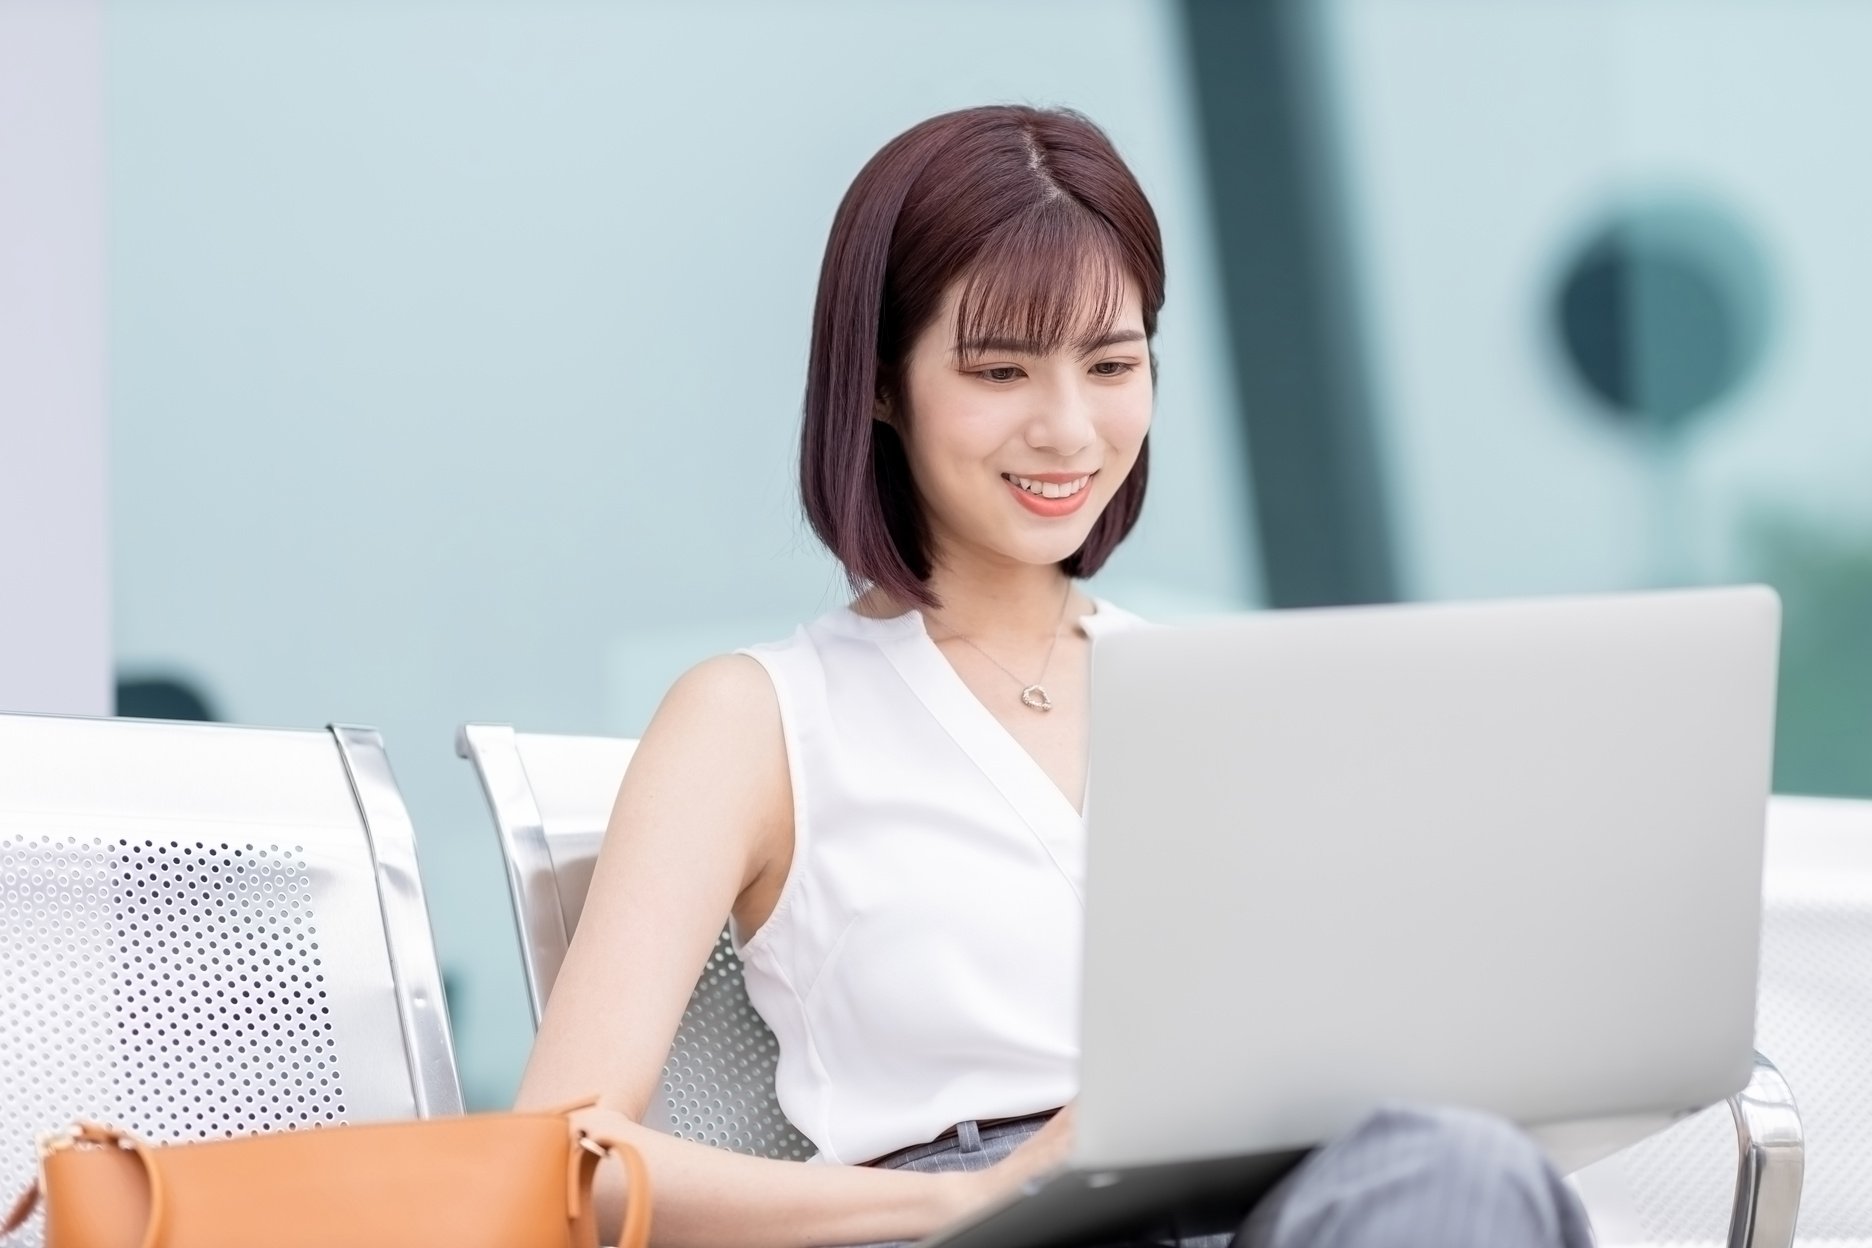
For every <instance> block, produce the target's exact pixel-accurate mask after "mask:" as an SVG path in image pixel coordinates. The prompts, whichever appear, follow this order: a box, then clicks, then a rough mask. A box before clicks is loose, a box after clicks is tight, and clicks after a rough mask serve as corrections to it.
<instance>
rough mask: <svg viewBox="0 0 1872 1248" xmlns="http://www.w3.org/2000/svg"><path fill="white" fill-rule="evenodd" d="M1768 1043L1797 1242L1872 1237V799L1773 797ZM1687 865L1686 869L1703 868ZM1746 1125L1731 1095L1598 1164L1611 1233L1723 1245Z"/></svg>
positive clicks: (1764, 1003)
mask: <svg viewBox="0 0 1872 1248" xmlns="http://www.w3.org/2000/svg"><path fill="white" fill-rule="evenodd" d="M1765 867H1766V871H1765V877H1764V886H1763V902H1764V907H1763V915H1762V955H1761V956H1762V960H1761V991H1760V997H1759V1000H1758V1004H1757V1010H1756V1045H1757V1047H1758V1048H1759V1049H1760V1050H1761V1051H1762V1052H1763V1053H1765V1054H1767V1055H1768V1056H1770V1057H1771V1058H1773V1059H1774V1063H1775V1065H1776V1066H1778V1067H1779V1068H1780V1070H1781V1073H1782V1074H1783V1075H1784V1076H1785V1077H1786V1080H1787V1083H1788V1086H1789V1087H1790V1088H1791V1089H1792V1092H1793V1096H1794V1100H1795V1101H1796V1102H1798V1104H1799V1112H1800V1125H1801V1130H1802V1134H1803V1135H1804V1137H1805V1143H1804V1149H1805V1158H1806V1159H1805V1176H1804V1179H1803V1181H1802V1193H1801V1197H1800V1213H1799V1223H1798V1227H1797V1229H1796V1242H1798V1243H1803V1244H1830V1245H1836V1246H1840V1248H1846V1246H1850V1245H1862V1246H1872V802H1865V801H1845V800H1839V799H1826V798H1803V797H1776V798H1774V799H1772V800H1771V801H1770V802H1769V806H1768V839H1767V854H1766V863H1765ZM1694 869H1695V865H1694V864H1686V870H1694ZM1734 1159H1735V1131H1734V1129H1733V1128H1732V1126H1731V1123H1730V1117H1729V1114H1728V1113H1727V1112H1725V1111H1724V1110H1722V1109H1721V1108H1720V1107H1719V1108H1716V1109H1712V1110H1708V1111H1705V1112H1704V1113H1702V1114H1698V1115H1696V1116H1695V1117H1692V1118H1689V1119H1686V1120H1685V1121H1683V1122H1681V1123H1679V1124H1677V1125H1676V1126H1674V1127H1672V1128H1671V1129H1670V1130H1669V1131H1667V1132H1665V1133H1663V1134H1661V1135H1658V1136H1655V1137H1653V1138H1651V1139H1649V1140H1646V1141H1645V1142H1643V1143H1641V1144H1639V1145H1637V1146H1635V1147H1633V1148H1631V1149H1629V1150H1627V1151H1626V1152H1624V1153H1621V1154H1619V1155H1618V1156H1616V1157H1613V1158H1611V1159H1610V1160H1608V1161H1606V1162H1602V1163H1600V1165H1599V1166H1598V1167H1595V1168H1594V1171H1595V1172H1594V1173H1593V1174H1592V1175H1589V1176H1587V1177H1588V1178H1589V1180H1590V1181H1591V1182H1592V1183H1593V1184H1594V1185H1595V1186H1596V1187H1597V1188H1598V1189H1599V1190H1600V1191H1601V1192H1605V1193H1607V1194H1608V1196H1615V1195H1622V1197H1623V1199H1622V1201H1621V1202H1620V1203H1621V1204H1622V1206H1623V1207H1622V1209H1620V1210H1619V1211H1618V1212H1619V1213H1620V1214H1621V1215H1622V1216H1619V1217H1616V1218H1607V1219H1605V1222H1604V1224H1602V1225H1601V1227H1600V1232H1601V1242H1602V1243H1604V1244H1606V1245H1616V1244H1666V1243H1669V1244H1723V1243H1726V1242H1732V1241H1730V1240H1729V1239H1728V1238H1727V1236H1728V1233H1729V1231H1728V1205H1727V1195H1726V1189H1727V1182H1728V1180H1727V1177H1726V1171H1728V1170H1729V1169H1730V1168H1731V1167H1733V1164H1734Z"/></svg>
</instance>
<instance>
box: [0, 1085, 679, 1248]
mask: <svg viewBox="0 0 1872 1248" xmlns="http://www.w3.org/2000/svg"><path fill="white" fill-rule="evenodd" d="M607 1157H611V1158H616V1159H617V1160H618V1161H619V1162H620V1163H622V1165H623V1166H624V1170H625V1173H626V1176H627V1180H628V1185H627V1187H626V1197H627V1202H628V1203H627V1205H626V1209H625V1215H624V1229H623V1232H622V1234H621V1235H620V1236H619V1239H618V1244H619V1248H644V1246H645V1244H647V1242H648V1241H649V1238H650V1182H649V1178H648V1176H647V1175H646V1174H645V1171H644V1164H643V1160H642V1158H640V1157H639V1156H638V1155H637V1152H636V1150H635V1149H633V1148H631V1147H630V1145H628V1144H625V1143H623V1142H622V1141H619V1140H614V1139H608V1138H599V1137H598V1136H597V1135H594V1134H593V1133H592V1132H590V1131H587V1130H585V1129H583V1128H581V1127H578V1126H576V1125H574V1124H573V1123H572V1122H571V1120H570V1119H569V1118H568V1117H567V1116H566V1114H565V1113H563V1112H560V1113H529V1114H471V1115H468V1116H467V1117H462V1118H432V1119H427V1120H424V1121H421V1122H391V1123H362V1124H354V1125H348V1126H332V1127H318V1128H312V1129H307V1130H301V1131H283V1132H277V1133H273V1134H266V1135H250V1136H242V1137H240V1138H237V1139H231V1140H209V1141H203V1142H201V1143H186V1144H164V1145H153V1144H148V1143H145V1142H144V1141H142V1140H140V1139H138V1138H136V1137H135V1136H133V1135H131V1134H129V1133H128V1132H124V1131H118V1130H115V1129H113V1128H111V1127H101V1126H97V1125H95V1124H93V1123H82V1124H80V1125H79V1126H77V1127H76V1128H74V1129H73V1130H72V1131H69V1132H65V1133H62V1134H61V1135H58V1136H55V1137H52V1138H50V1139H49V1140H48V1141H47V1142H45V1143H44V1144H42V1145H41V1164H40V1172H39V1173H40V1178H39V1181H38V1183H36V1184H34V1185H33V1186H32V1187H30V1188H28V1189H27V1191H26V1193H25V1194H24V1195H23V1196H21V1197H20V1199H19V1202H18V1203H17V1204H16V1205H14V1207H13V1210H12V1212H11V1213H10V1214H9V1215H8V1217H7V1219H6V1221H5V1223H4V1224H0V1233H4V1232H6V1231H11V1230H13V1229H15V1228H16V1227H18V1226H19V1225H20V1223H22V1222H24V1221H25V1220H26V1218H27V1217H28V1216H29V1215H30V1214H31V1213H32V1210H33V1207H34V1206H35V1205H36V1204H37V1203H38V1202H39V1201H40V1200H41V1199H43V1200H44V1202H45V1207H46V1224H45V1243H46V1248H259V1246H260V1245H279V1246H280V1248H314V1245H316V1246H317V1248H331V1246H332V1245H340V1244H341V1245H353V1246H355V1248H392V1246H394V1248H410V1246H411V1245H416V1244H447V1245H449V1248H483V1246H485V1248H596V1246H597V1243H598V1226H597V1219H596V1218H595V1217H594V1215H593V1213H592V1204H591V1189H592V1178H593V1176H594V1174H595V1173H596V1172H597V1169H598V1166H599V1163H601V1162H602V1161H603V1160H604V1159H605V1158H607Z"/></svg>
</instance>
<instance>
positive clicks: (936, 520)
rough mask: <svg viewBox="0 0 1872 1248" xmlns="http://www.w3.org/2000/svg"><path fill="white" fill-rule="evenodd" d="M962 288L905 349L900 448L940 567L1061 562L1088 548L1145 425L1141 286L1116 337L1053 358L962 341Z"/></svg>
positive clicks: (1132, 289)
mask: <svg viewBox="0 0 1872 1248" xmlns="http://www.w3.org/2000/svg"><path fill="white" fill-rule="evenodd" d="M959 293H960V291H959V286H954V287H951V288H950V290H949V292H948V294H947V295H946V296H945V298H944V299H943V305H942V308H941V309H940V310H939V311H938V313H937V315H936V316H935V317H934V318H933V319H932V321H931V322H930V324H929V326H928V328H926V329H925V330H924V331H923V332H922V334H920V335H919V336H918V337H917V339H916V341H915V342H914V343H913V344H912V345H911V349H910V356H909V359H908V360H907V361H906V362H905V365H904V370H903V378H904V394H905V396H906V399H907V402H908V405H909V409H910V410H909V413H908V416H909V419H908V420H907V421H905V420H901V419H897V418H896V417H895V416H893V417H892V423H893V424H895V425H896V426H897V429H898V433H899V435H900V436H901V437H902V439H903V442H904V449H905V452H906V454H907V456H908V458H909V461H910V471H911V475H912V476H913V477H914V479H915V481H916V486H917V492H918V494H919V496H920V499H921V502H922V506H923V514H924V516H925V517H926V519H927V521H928V524H929V530H930V537H931V539H932V543H933V550H932V553H933V554H935V556H936V557H937V559H938V560H941V561H947V562H953V561H954V560H955V559H956V558H957V557H958V556H962V557H970V556H973V557H986V558H988V559H990V560H993V561H999V562H1010V561H1011V562H1020V563H1028V564H1055V563H1058V562H1060V561H1061V560H1062V559H1065V558H1067V557H1069V556H1070V555H1071V554H1072V553H1073V552H1074V551H1075V550H1078V549H1079V547H1080V546H1081V545H1083V544H1084V542H1085V539H1086V534H1087V533H1089V532H1090V531H1091V529H1092V524H1093V522H1094V521H1095V520H1097V519H1098V517H1099V514H1100V513H1101V512H1103V511H1104V510H1105V507H1106V505H1107V504H1109V503H1110V502H1111V500H1112V496H1113V495H1114V494H1116V493H1117V492H1118V487H1119V486H1120V485H1121V484H1123V482H1124V479H1125V476H1126V474H1127V473H1129V472H1130V471H1131V466H1132V465H1133V464H1134V463H1136V462H1137V457H1138V450H1139V448H1140V447H1142V446H1143V444H1144V435H1145V434H1146V433H1147V432H1149V430H1150V422H1151V398H1152V394H1151V372H1150V344H1149V343H1148V342H1147V341H1146V340H1145V337H1144V318H1143V314H1142V312H1141V311H1140V309H1139V298H1138V292H1137V286H1136V283H1134V282H1129V281H1127V282H1126V283H1125V294H1124V301H1123V303H1122V304H1121V305H1120V307H1119V310H1118V315H1117V317H1116V318H1115V319H1114V320H1113V322H1112V325H1111V328H1110V330H1109V331H1107V332H1106V333H1105V334H1103V335H1102V336H1101V337H1099V338H1098V339H1097V340H1096V341H1093V342H1078V343H1072V342H1069V343H1067V344H1066V345H1065V346H1062V347H1060V348H1059V349H1057V350H1055V351H1052V352H1050V353H1046V354H1040V353H1037V352H1036V351H1035V350H1034V348H1033V344H1030V343H1022V342H1014V341H1007V340H1002V339H993V340H989V341H985V342H975V343H958V342H957V341H956V334H955V321H956V303H957V300H958V298H959Z"/></svg>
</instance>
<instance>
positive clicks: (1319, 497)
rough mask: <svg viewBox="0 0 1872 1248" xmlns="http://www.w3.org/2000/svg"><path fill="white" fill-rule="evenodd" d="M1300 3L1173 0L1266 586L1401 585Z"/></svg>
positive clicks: (1288, 598)
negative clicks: (1181, 31) (1188, 75)
mask: <svg viewBox="0 0 1872 1248" xmlns="http://www.w3.org/2000/svg"><path fill="white" fill-rule="evenodd" d="M1303 7H1304V6H1303V5H1302V4H1297V3H1296V4H1290V3H1282V2H1281V0H1182V11H1183V15H1184V20H1185V23H1186V29H1187V46H1188V55H1189V61H1190V68H1191V70H1192V77H1193V82H1194V95H1195V101H1196V105H1197V112H1198V115H1199V119H1200V127H1201V139H1202V150H1203V153H1204V157H1205V164H1206V168H1207V176H1208V180H1209V196H1210V205H1211V212H1212V215H1213V217H1214V220H1215V228H1216V252H1217V255H1218V257H1219V259H1220V261H1221V266H1222V271H1221V277H1222V288H1223V292H1224V297H1225V300H1226V305H1227V315H1228V327H1227V330H1228V333H1227V338H1228V341H1229V343H1230V346H1231V348H1232V350H1231V355H1232V357H1233V365H1234V377H1235V383H1236V387H1237V390H1238V393H1239V395H1240V399H1241V410H1242V414H1243V419H1244V421H1245V422H1246V426H1247V428H1246V433H1247V438H1246V442H1247V446H1248V452H1249V462H1248V465H1247V471H1248V475H1249V478H1250V479H1251V480H1252V482H1253V484H1254V501H1255V509H1256V518H1257V521H1258V523H1259V527H1260V538H1261V551H1262V568H1263V575H1264V577H1265V580H1266V587H1267V594H1268V601H1269V602H1270V604H1271V605H1274V606H1277V607H1293V606H1319V605H1328V604H1339V603H1356V602H1383V601H1389V600H1391V599H1393V598H1394V597H1396V594H1397V585H1396V575H1395V571H1394V568H1393V552H1392V547H1391V542H1390V538H1389V534H1388V532H1387V529H1388V525H1387V515H1388V513H1387V508H1386V505H1385V499H1384V497H1383V492H1382V489H1381V484H1380V471H1379V463H1378V455H1377V450H1376V446H1375V438H1374V429H1373V422H1372V415H1371V412H1370V410H1369V405H1368V404H1367V402H1366V401H1365V391H1364V387H1363V380H1362V379H1363V367H1362V355H1361V352H1360V350H1359V344H1358V335H1357V331H1356V323H1355V318H1354V316H1353V315H1352V307H1351V301H1350V299H1349V297H1348V292H1347V288H1346V284H1345V282H1344V281H1343V280H1342V279H1343V276H1344V275H1343V274H1342V272H1341V271H1340V268H1339V264H1340V260H1339V256H1340V247H1341V245H1340V242H1339V239H1338V237H1337V224H1336V223H1337V221H1338V210H1337V205H1336V200H1335V196H1334V190H1333V187H1332V185H1331V180H1330V176H1329V174H1328V172H1327V171H1328V170H1329V169H1330V161H1329V160H1328V159H1327V156H1328V153H1327V152H1326V151H1325V149H1324V147H1323V142H1324V137H1325V136H1324V127H1323V125H1322V124H1321V115H1322V114H1321V108H1320V103H1321V98H1320V96H1319V95H1318V92H1319V91H1320V90H1321V88H1320V85H1319V83H1317V82H1316V81H1314V79H1313V66H1312V62H1311V60H1310V58H1309V56H1308V55H1307V53H1308V52H1309V50H1310V45H1309V44H1308V43H1307V41H1306V38H1305V35H1306V28H1305V27H1304V26H1303V25H1302V23H1303V22H1304V21H1305V20H1306V15H1305V13H1304V11H1303Z"/></svg>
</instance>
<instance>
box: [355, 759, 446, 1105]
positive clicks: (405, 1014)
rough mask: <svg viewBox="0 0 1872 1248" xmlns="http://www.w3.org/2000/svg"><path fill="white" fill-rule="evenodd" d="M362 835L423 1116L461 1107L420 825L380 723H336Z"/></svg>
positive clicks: (412, 1078) (399, 1015)
mask: <svg viewBox="0 0 1872 1248" xmlns="http://www.w3.org/2000/svg"><path fill="white" fill-rule="evenodd" d="M327 731H329V732H330V733H331V734H332V738H333V740H334V742H335V743H336V745H337V747H338V756H339V758H340V759H341V760H342V761H343V763H344V768H345V775H346V776H347V777H348V778H349V779H350V781H351V793H352V797H353V799H354V800H355V801H356V803H357V809H358V817H359V819H360V820H361V821H362V822H363V825H364V835H365V837H366V838H367V839H368V840H369V842H370V847H371V857H372V859H373V861H374V862H375V863H376V867H377V901H378V904H379V905H380V906H381V907H382V909H383V921H384V938H385V943H386V945H387V946H388V949H389V953H390V971H391V975H392V976H393V977H394V979H395V981H396V1003H397V1016H398V1018H399V1019H400V1021H401V1022H402V1024H403V1045H404V1051H405V1053H406V1054H407V1055H408V1058H409V1065H410V1088H411V1091H412V1092H413V1094H414V1096H415V1100H416V1113H417V1116H418V1117H421V1118H434V1117H438V1116H444V1115H454V1114H459V1113H461V1112H462V1093H461V1081H460V1077H459V1075H458V1073H457V1070H456V1065H455V1041H454V1036H453V1033H452V1031H451V1030H450V1027H449V1015H448V998H447V997H446V996H445V995H444V993H443V990H442V966H441V963H440V961H439V960H438V959H437V957H436V947H435V933H434V931H433V929H432V928H431V927H430V923H429V900H428V896H427V894H426V893H425V892H424V890H423V882H422V873H421V870H420V868H419V866H418V864H417V859H416V827H415V824H414V823H412V822H411V820H410V815H409V808H408V807H407V806H406V805H404V802H403V794H402V792H401V791H400V790H399V789H398V788H397V784H396V777H395V776H394V775H393V774H392V773H391V771H390V756H389V754H388V753H387V752H386V751H385V749H384V742H383V736H382V734H380V733H379V732H378V731H377V730H376V729H375V728H366V727H362V726H359V725H355V724H332V725H330V726H329V727H328V728H327Z"/></svg>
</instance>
